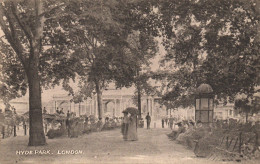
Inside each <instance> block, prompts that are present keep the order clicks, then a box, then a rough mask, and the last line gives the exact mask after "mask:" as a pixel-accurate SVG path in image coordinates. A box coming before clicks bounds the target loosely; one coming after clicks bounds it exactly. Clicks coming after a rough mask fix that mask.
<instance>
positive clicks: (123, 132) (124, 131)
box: [121, 111, 129, 141]
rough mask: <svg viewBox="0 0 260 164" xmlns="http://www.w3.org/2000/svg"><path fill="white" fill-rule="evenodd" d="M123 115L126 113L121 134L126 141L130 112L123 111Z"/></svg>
mask: <svg viewBox="0 0 260 164" xmlns="http://www.w3.org/2000/svg"><path fill="white" fill-rule="evenodd" d="M123 113H124V118H123V122H122V128H121V132H122V134H123V139H124V140H125V141H126V140H127V131H128V123H129V117H128V112H126V111H123Z"/></svg>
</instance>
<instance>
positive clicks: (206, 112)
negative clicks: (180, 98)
mask: <svg viewBox="0 0 260 164" xmlns="http://www.w3.org/2000/svg"><path fill="white" fill-rule="evenodd" d="M213 100H214V95H213V89H212V87H211V86H210V85H209V84H201V85H200V86H199V87H198V88H197V90H196V94H195V121H196V122H198V121H201V122H202V123H212V122H213V113H214V103H213V102H214V101H213Z"/></svg>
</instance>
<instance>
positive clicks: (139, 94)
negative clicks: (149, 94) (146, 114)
mask: <svg viewBox="0 0 260 164" xmlns="http://www.w3.org/2000/svg"><path fill="white" fill-rule="evenodd" d="M137 85H138V84H137ZM137 102H138V119H141V117H142V100H141V89H140V87H139V85H138V86H137Z"/></svg>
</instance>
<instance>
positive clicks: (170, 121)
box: [169, 115, 174, 129]
mask: <svg viewBox="0 0 260 164" xmlns="http://www.w3.org/2000/svg"><path fill="white" fill-rule="evenodd" d="M173 121H174V118H173V117H172V115H171V116H170V119H169V123H170V128H171V129H172V126H173Z"/></svg>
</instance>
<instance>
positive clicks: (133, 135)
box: [124, 107, 138, 141]
mask: <svg viewBox="0 0 260 164" xmlns="http://www.w3.org/2000/svg"><path fill="white" fill-rule="evenodd" d="M124 112H127V113H130V117H129V122H128V130H127V140H129V141H136V140H138V139H137V114H138V110H137V109H136V108H133V107H129V108H126V110H124Z"/></svg>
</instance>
